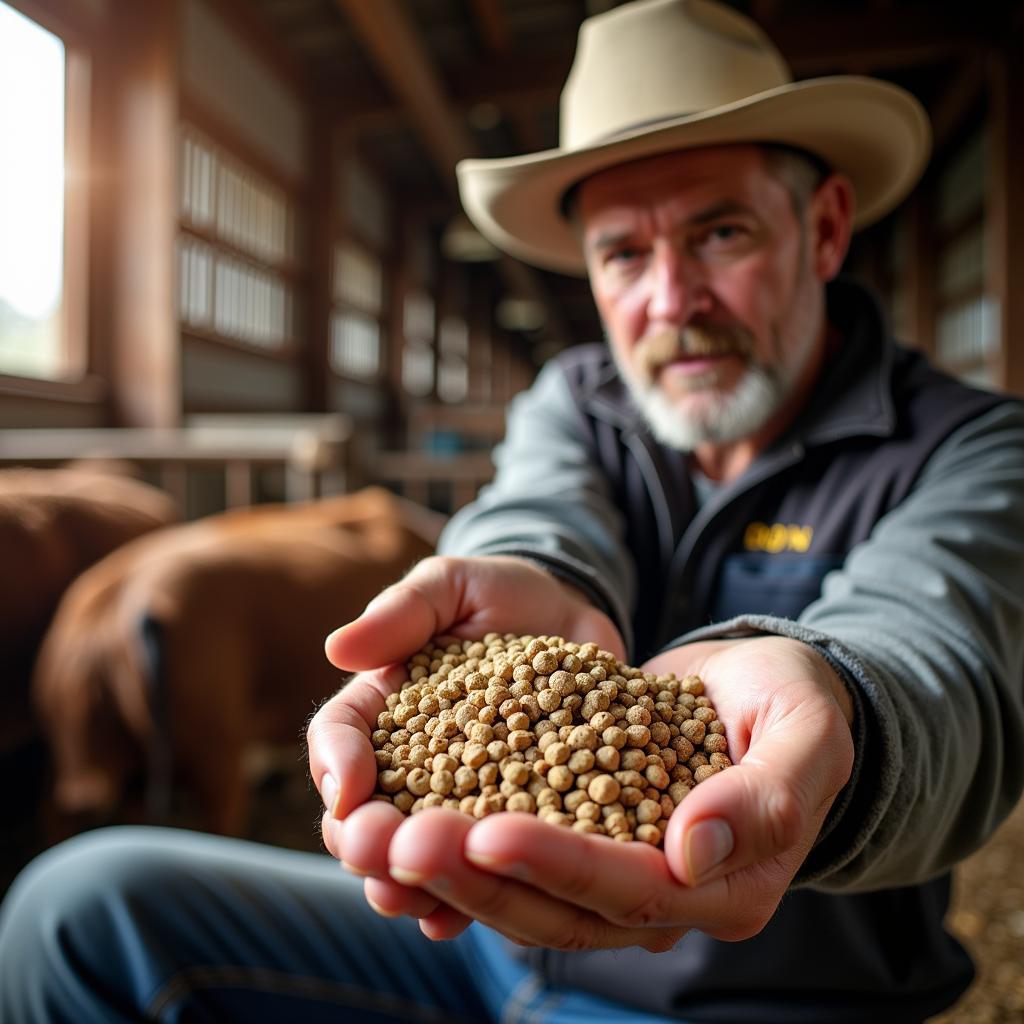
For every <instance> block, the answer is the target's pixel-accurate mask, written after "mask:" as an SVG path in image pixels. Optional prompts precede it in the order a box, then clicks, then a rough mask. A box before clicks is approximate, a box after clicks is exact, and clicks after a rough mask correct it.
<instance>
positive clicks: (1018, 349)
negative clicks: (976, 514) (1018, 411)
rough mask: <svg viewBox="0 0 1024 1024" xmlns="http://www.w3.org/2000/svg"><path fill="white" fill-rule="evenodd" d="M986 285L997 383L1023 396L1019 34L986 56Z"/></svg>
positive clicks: (1023, 73) (1023, 109)
mask: <svg viewBox="0 0 1024 1024" xmlns="http://www.w3.org/2000/svg"><path fill="white" fill-rule="evenodd" d="M988 72H989V74H988V81H989V95H990V101H991V102H990V107H989V110H990V115H989V117H990V120H989V130H990V136H989V137H990V147H991V148H990V154H991V156H990V160H991V165H990V166H991V172H990V174H991V177H990V182H989V190H988V205H987V210H986V218H987V221H988V225H987V228H988V240H989V252H988V287H987V289H986V290H987V291H988V294H989V295H990V297H991V298H992V300H993V301H994V302H995V303H996V304H997V309H998V317H997V323H998V340H999V347H998V350H997V357H996V374H997V383H998V384H1000V385H1001V386H1002V387H1003V388H1005V389H1006V390H1007V391H1010V392H1012V393H1013V394H1015V395H1024V289H1022V288H1021V286H1020V282H1021V281H1022V280H1024V183H1022V181H1021V173H1020V169H1021V168H1022V167H1024V133H1022V132H1021V131H1020V125H1021V123H1022V121H1024V38H1022V36H1021V35H1019V34H1018V35H1017V36H1015V37H1014V38H1013V40H1012V41H1011V42H1010V44H1009V45H1008V46H1007V47H1006V48H1005V49H1004V50H1002V51H996V52H993V54H992V55H991V57H990V59H989V65H988Z"/></svg>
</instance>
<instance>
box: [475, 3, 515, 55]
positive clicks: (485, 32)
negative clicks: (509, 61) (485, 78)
mask: <svg viewBox="0 0 1024 1024" xmlns="http://www.w3.org/2000/svg"><path fill="white" fill-rule="evenodd" d="M469 6H470V8H471V9H472V11H473V17H474V19H475V20H476V23H477V26H478V27H479V29H480V35H481V36H482V37H483V40H484V44H485V45H486V47H487V49H488V51H489V52H490V53H505V52H506V51H507V50H508V47H509V29H508V22H507V21H506V20H505V15H504V13H503V12H502V10H501V4H500V3H499V2H498V0H469Z"/></svg>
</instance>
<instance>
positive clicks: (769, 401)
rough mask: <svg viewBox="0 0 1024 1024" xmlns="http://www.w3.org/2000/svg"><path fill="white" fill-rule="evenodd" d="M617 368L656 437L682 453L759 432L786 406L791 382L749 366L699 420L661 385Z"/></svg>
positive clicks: (759, 367)
mask: <svg viewBox="0 0 1024 1024" xmlns="http://www.w3.org/2000/svg"><path fill="white" fill-rule="evenodd" d="M619 372H620V374H621V375H622V378H623V380H625V382H626V385H627V386H628V388H629V393H630V395H631V397H632V399H633V402H634V403H635V404H636V406H637V408H638V409H639V410H640V413H641V415H642V416H643V418H644V420H645V421H646V422H647V425H648V426H649V427H650V430H651V433H652V434H653V435H654V437H655V438H656V439H657V440H658V441H660V442H661V443H662V444H664V445H667V446H668V447H670V448H675V449H677V450H679V451H683V452H691V451H693V450H694V449H695V448H697V447H699V446H700V445H702V444H719V445H720V444H731V443H733V442H735V441H739V440H741V439H742V438H744V437H748V436H750V435H751V434H754V433H756V432H757V431H758V430H760V428H761V427H763V426H764V425H765V423H767V422H768V420H769V419H770V418H771V417H772V415H773V414H774V413H775V412H776V410H778V408H779V407H780V406H781V405H782V403H783V401H784V400H785V398H786V396H787V395H788V394H789V391H790V388H791V383H792V382H791V381H788V380H785V379H783V378H782V377H781V376H779V374H778V373H775V372H772V371H771V370H769V369H767V368H766V367H764V366H757V365H753V364H751V365H750V366H748V368H747V371H746V373H744V374H743V377H742V378H741V379H740V381H739V383H738V384H737V385H736V388H735V389H734V390H733V391H732V392H729V393H723V394H719V395H716V396H715V399H714V401H713V402H712V403H711V404H710V405H709V407H708V408H707V409H706V410H705V411H704V412H703V414H702V415H701V416H700V417H699V418H691V417H683V416H680V414H679V410H678V409H677V408H676V406H675V405H674V404H673V403H672V401H671V400H670V399H669V398H668V397H667V396H666V395H665V393H664V392H663V391H662V390H661V389H660V388H659V387H657V385H644V384H642V383H641V382H640V381H637V380H635V379H634V378H633V377H631V375H630V374H629V373H627V372H624V371H623V368H622V366H620V367H619Z"/></svg>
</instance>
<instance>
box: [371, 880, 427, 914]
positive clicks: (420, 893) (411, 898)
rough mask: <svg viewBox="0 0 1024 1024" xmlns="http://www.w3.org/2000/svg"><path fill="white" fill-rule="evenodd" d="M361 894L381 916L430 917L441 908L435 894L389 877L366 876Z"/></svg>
mask: <svg viewBox="0 0 1024 1024" xmlns="http://www.w3.org/2000/svg"><path fill="white" fill-rule="evenodd" d="M363 895H364V896H365V897H366V902H367V903H369V904H370V906H371V907H372V908H373V909H374V910H375V911H376V912H377V913H378V914H380V915H381V916H382V917H418V918H424V917H431V916H433V915H436V914H437V912H438V910H439V909H440V908H441V902H440V901H439V900H438V899H437V897H436V896H432V895H431V894H430V893H429V892H426V891H425V890H424V889H414V888H410V887H409V886H407V885H399V884H398V882H395V881H392V880H391V879H390V878H367V879H366V880H365V881H364V882H363Z"/></svg>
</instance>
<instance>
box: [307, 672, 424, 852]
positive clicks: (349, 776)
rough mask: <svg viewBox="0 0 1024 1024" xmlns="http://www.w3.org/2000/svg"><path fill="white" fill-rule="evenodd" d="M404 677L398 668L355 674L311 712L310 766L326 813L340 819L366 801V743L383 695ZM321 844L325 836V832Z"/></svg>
mask: <svg viewBox="0 0 1024 1024" xmlns="http://www.w3.org/2000/svg"><path fill="white" fill-rule="evenodd" d="M403 679H404V672H403V670H402V668H401V667H400V666H391V667H389V668H387V669H381V670H378V671H376V672H367V673H363V674H362V675H359V676H356V677H355V678H354V679H353V680H352V681H351V682H350V683H348V685H347V686H345V688H344V689H343V690H341V691H340V692H339V693H338V694H336V695H335V696H334V697H332V698H331V699H330V700H329V701H328V702H327V703H326V704H324V706H323V707H322V708H320V710H319V711H318V712H317V713H316V715H314V716H313V720H312V721H311V722H310V724H309V728H308V730H307V732H306V741H307V746H308V750H309V769H310V773H311V775H312V777H313V783H314V785H315V786H316V788H317V789H318V790H319V792H320V796H321V798H322V799H323V801H324V805H325V807H326V808H327V810H328V812H329V813H330V814H331V815H332V816H333V817H335V818H344V817H345V816H346V815H348V814H349V812H351V811H352V810H354V809H355V808H356V807H358V806H359V805H360V804H361V803H363V801H365V800H367V799H369V797H370V794H371V793H372V792H373V790H374V787H375V786H376V782H377V762H376V759H375V757H374V753H373V745H372V744H371V743H370V732H371V730H372V729H374V728H376V722H377V716H378V715H379V714H380V713H381V712H382V711H383V710H384V709H385V707H386V704H385V698H386V697H387V695H388V694H389V693H391V692H392V691H394V690H396V689H398V687H399V686H401V684H402V680H403ZM325 842H326V834H325Z"/></svg>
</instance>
